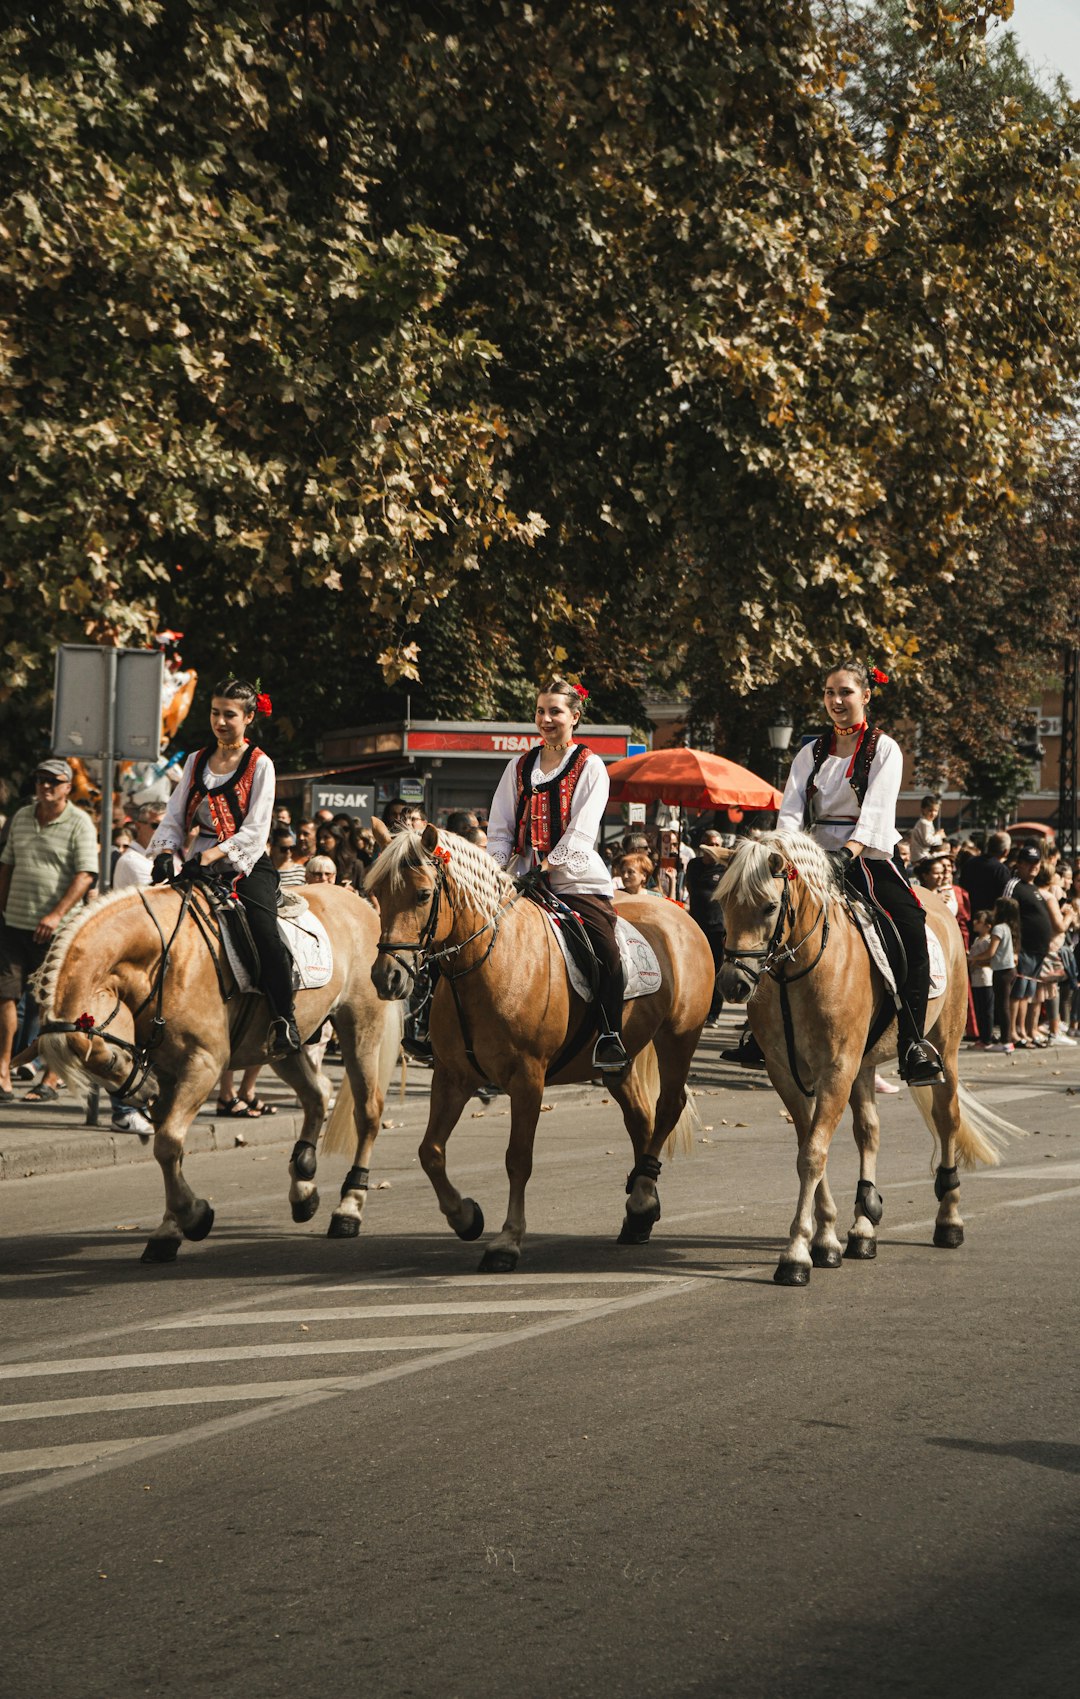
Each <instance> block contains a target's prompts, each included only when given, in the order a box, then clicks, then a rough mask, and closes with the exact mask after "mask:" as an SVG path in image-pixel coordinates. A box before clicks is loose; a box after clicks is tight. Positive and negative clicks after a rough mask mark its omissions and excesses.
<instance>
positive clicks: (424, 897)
mask: <svg viewBox="0 0 1080 1699" xmlns="http://www.w3.org/2000/svg"><path fill="white" fill-rule="evenodd" d="M416 900H417V902H418V903H429V902H430V901H431V891H430V890H427V891H418V892H417V893H416Z"/></svg>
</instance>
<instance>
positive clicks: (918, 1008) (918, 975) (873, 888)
mask: <svg viewBox="0 0 1080 1699" xmlns="http://www.w3.org/2000/svg"><path fill="white" fill-rule="evenodd" d="M846 877H847V882H848V884H849V885H851V886H852V887H853V888H854V889H855V890H856V891H857V892H858V894H859V895H860V896H861V897H867V898H869V899H870V900H871V901H872V902H877V903H878V904H879V905H880V906H881V907H882V908H883V909H884V910H885V912H886V914H887V915H888V916H889V919H890V920H891V921H892V923H893V925H894V926H895V927H896V930H897V932H898V933H899V935H900V942H901V943H902V944H903V946H904V954H905V955H906V957H907V979H906V981H905V983H904V985H903V986H902V987H901V995H902V996H903V999H904V1001H905V1002H906V1004H907V1006H908V1008H909V1009H910V1010H911V1017H912V1020H913V1022H914V1024H915V1026H916V1027H917V1028H918V1032H919V1036H920V1037H921V1036H922V1034H923V1032H924V1031H925V1029H926V1005H927V1003H928V1002H929V999H930V956H929V954H928V952H927V948H926V910H925V909H924V908H923V906H922V904H921V903H920V901H919V899H918V897H917V896H916V895H915V893H914V891H913V890H912V889H911V886H910V885H909V884H908V882H907V880H906V879H905V878H904V876H903V874H902V873H898V872H897V870H896V868H895V867H894V866H893V864H892V862H891V861H878V860H876V859H875V860H872V861H867V859H866V857H865V856H858V857H857V858H856V860H854V861H853V862H852V863H851V864H850V866H849V867H848V869H847V875H846Z"/></svg>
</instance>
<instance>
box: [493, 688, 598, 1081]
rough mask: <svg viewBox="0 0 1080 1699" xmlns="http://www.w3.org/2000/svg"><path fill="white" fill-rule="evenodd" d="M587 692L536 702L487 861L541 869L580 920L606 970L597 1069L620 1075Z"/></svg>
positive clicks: (501, 800)
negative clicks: (581, 734) (584, 728)
mask: <svg viewBox="0 0 1080 1699" xmlns="http://www.w3.org/2000/svg"><path fill="white" fill-rule="evenodd" d="M587 697H588V691H586V690H583V689H582V688H581V686H580V685H573V684H569V683H568V682H567V681H566V679H564V678H553V679H551V680H550V681H549V682H548V683H547V684H546V685H545V686H544V687H543V689H542V690H541V691H540V693H539V695H538V696H537V698H536V728H537V730H538V731H539V733H540V736H541V737H542V738H543V742H542V744H541V745H540V748H539V749H537V750H529V751H528V753H527V754H525V755H521V756H518V757H516V758H515V759H514V760H513V761H511V762H509V764H508V765H507V767H506V770H505V772H504V773H503V776H502V778H501V779H500V780H499V787H498V789H497V791H496V792H495V797H494V800H493V802H492V804H491V811H490V813H489V816H488V827H487V832H488V842H487V847H488V851H489V853H490V854H491V855H492V856H493V857H494V858H495V860H496V861H497V862H498V863H499V866H500V867H505V868H506V869H507V871H508V872H510V873H512V874H516V875H521V874H525V873H528V872H530V871H531V870H533V869H538V870H539V871H540V872H542V873H543V874H544V875H546V878H547V882H548V884H549V885H550V887H551V890H552V891H553V892H554V893H555V895H556V896H558V897H560V898H561V899H562V901H563V902H565V903H566V904H567V906H568V907H569V908H571V909H573V911H574V913H575V914H576V915H578V917H579V918H580V920H581V923H582V925H583V926H584V928H585V930H586V932H587V933H588V935H589V942H590V943H591V944H592V947H593V950H594V951H595V953H596V957H597V960H598V962H599V964H600V994H599V1009H598V1024H599V1028H600V1036H599V1038H598V1039H597V1041H596V1045H595V1048H594V1050H593V1066H594V1067H595V1068H596V1069H597V1070H598V1071H599V1072H600V1073H604V1074H621V1073H622V1072H623V1071H624V1069H626V1068H627V1067H628V1066H629V1057H628V1056H627V1054H626V1051H625V1049H624V1048H623V1042H622V1011H623V971H622V960H621V958H620V955H619V946H618V943H617V942H616V938H615V904H614V902H613V900H612V898H613V892H614V887H613V885H612V882H611V873H610V872H609V870H608V868H607V867H606V866H605V864H604V862H603V860H602V859H601V857H600V856H599V855H598V853H597V851H596V839H597V837H598V836H599V832H600V823H601V821H602V819H603V816H604V810H605V808H606V807H607V801H608V789H609V786H608V776H607V769H606V768H605V766H604V763H603V762H602V761H601V759H600V757H599V756H598V755H594V754H593V753H592V751H591V750H590V749H587V748H586V747H585V745H584V744H581V743H575V742H574V732H575V729H576V727H577V723H578V721H579V720H580V718H581V712H582V707H583V705H584V703H585V700H586V698H587Z"/></svg>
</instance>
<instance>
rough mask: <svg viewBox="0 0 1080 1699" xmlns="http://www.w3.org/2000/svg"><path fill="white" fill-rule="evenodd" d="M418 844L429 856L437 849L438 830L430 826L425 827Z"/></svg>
mask: <svg viewBox="0 0 1080 1699" xmlns="http://www.w3.org/2000/svg"><path fill="white" fill-rule="evenodd" d="M420 842H421V843H422V844H423V846H424V848H425V849H426V850H427V852H428V855H430V854H431V853H432V851H433V850H437V849H438V847H439V828H438V827H437V826H431V825H428V826H425V827H424V830H423V834H422V836H421V838H420Z"/></svg>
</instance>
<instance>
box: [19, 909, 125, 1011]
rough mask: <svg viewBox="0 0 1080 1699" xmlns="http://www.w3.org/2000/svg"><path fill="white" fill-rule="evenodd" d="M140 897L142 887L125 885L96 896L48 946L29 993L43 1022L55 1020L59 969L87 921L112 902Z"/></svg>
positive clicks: (32, 980)
mask: <svg viewBox="0 0 1080 1699" xmlns="http://www.w3.org/2000/svg"><path fill="white" fill-rule="evenodd" d="M138 895H139V887H138V886H134V885H129V886H125V887H124V889H123V890H122V891H106V892H104V893H103V895H101V896H100V897H94V899H93V900H92V901H91V902H88V903H86V904H84V905H83V907H82V909H81V910H80V911H79V913H78V914H77V915H76V916H75V918H74V920H69V921H68V924H67V925H66V926H65V927H62V928H61V930H60V931H59V932H58V933H57V935H56V937H55V938H54V939H53V941H52V944H51V945H50V946H49V951H48V954H47V955H46V957H45V960H44V961H43V962H42V964H41V966H40V967H39V968H38V970H37V972H36V973H34V974H31V976H30V990H31V993H32V994H33V998H34V1001H35V1003H37V1005H38V1008H39V1009H40V1010H41V1018H42V1020H46V1021H48V1020H52V1018H53V1014H54V1012H55V1011H54V1010H53V997H54V996H55V995H56V982H57V980H58V979H59V977H60V969H61V968H62V967H63V965H64V961H65V959H66V957H67V953H68V951H69V950H70V948H71V946H72V944H73V943H74V941H75V939H76V938H77V937H78V935H79V933H80V932H81V931H82V929H83V927H84V926H85V925H86V923H87V921H88V920H91V919H92V918H93V916H94V915H96V914H100V913H101V910H102V909H104V908H109V907H110V906H111V905H112V904H113V903H122V902H127V901H128V900H129V899H130V898H131V897H137V896H138Z"/></svg>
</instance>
